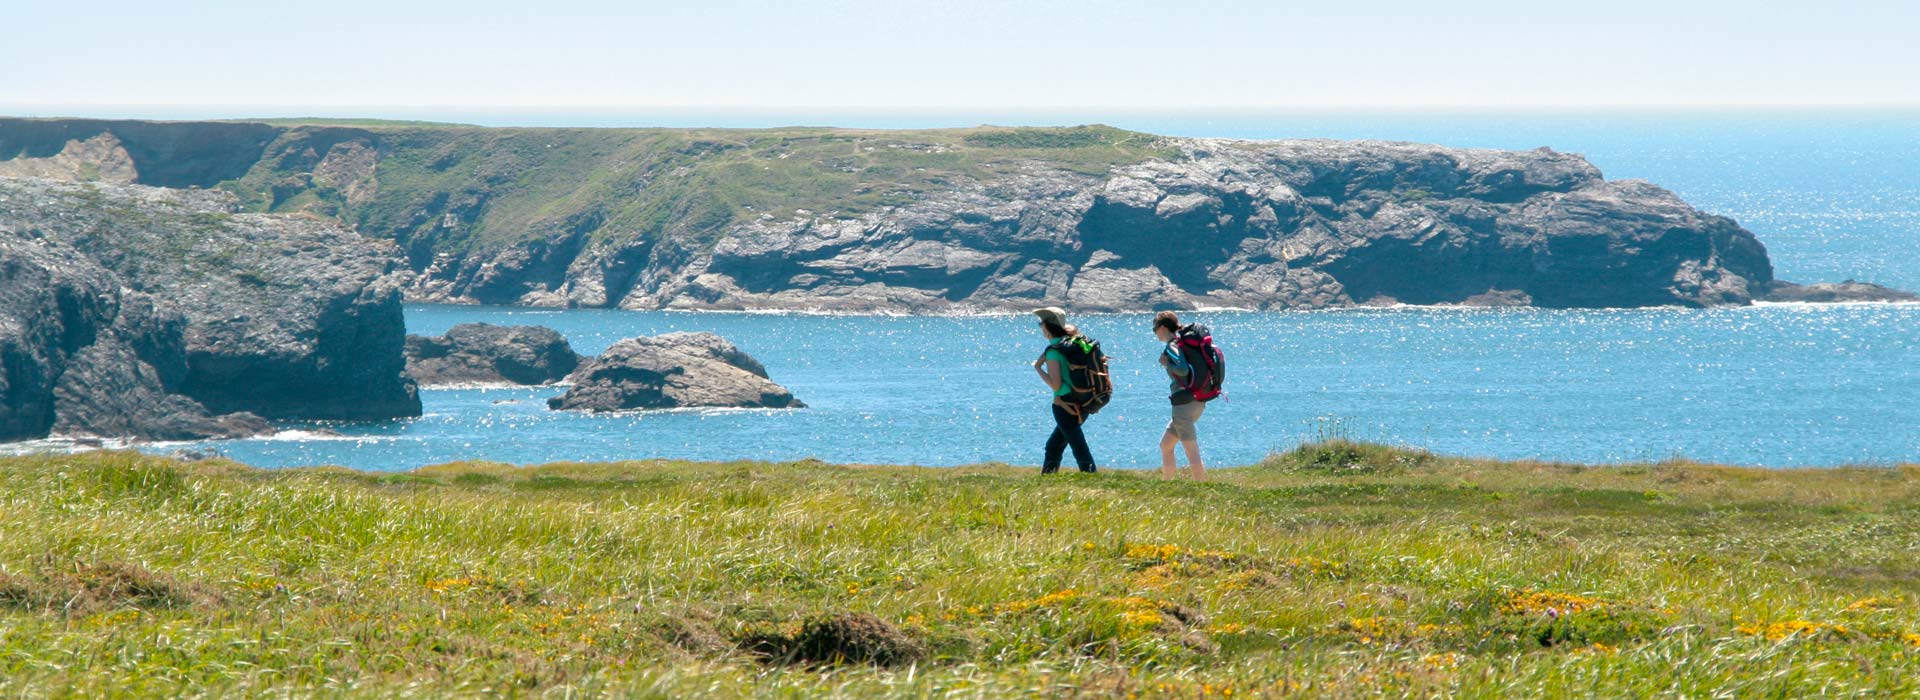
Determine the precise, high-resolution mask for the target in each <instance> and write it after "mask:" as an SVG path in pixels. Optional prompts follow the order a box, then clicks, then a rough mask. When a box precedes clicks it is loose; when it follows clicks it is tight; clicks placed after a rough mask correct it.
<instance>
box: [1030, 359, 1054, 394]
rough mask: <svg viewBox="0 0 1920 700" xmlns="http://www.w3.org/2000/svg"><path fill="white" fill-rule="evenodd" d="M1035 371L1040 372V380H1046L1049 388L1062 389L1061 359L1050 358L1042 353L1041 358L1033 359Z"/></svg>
mask: <svg viewBox="0 0 1920 700" xmlns="http://www.w3.org/2000/svg"><path fill="white" fill-rule="evenodd" d="M1033 371H1035V372H1038V373H1039V374H1040V381H1043V382H1046V383H1047V388H1048V389H1052V390H1054V391H1059V390H1060V361H1059V360H1052V359H1048V358H1047V356H1046V355H1041V356H1040V359H1038V360H1034V361H1033Z"/></svg>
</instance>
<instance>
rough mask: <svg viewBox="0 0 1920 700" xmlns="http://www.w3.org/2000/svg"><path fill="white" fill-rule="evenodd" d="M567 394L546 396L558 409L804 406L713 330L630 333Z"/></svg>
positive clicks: (577, 375) (579, 377)
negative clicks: (647, 334) (647, 335)
mask: <svg viewBox="0 0 1920 700" xmlns="http://www.w3.org/2000/svg"><path fill="white" fill-rule="evenodd" d="M573 379H574V385H573V387H572V388H570V389H568V390H567V393H565V394H562V395H560V396H557V397H554V398H552V399H549V400H548V401H547V407H548V408H553V409H557V410H584V411H596V412H597V411H623V410H632V409H643V408H679V407H691V406H712V407H730V408H803V407H805V406H806V404H804V403H801V402H800V401H799V400H798V399H795V398H793V393H792V392H790V391H787V390H786V388H785V387H782V386H780V385H778V384H775V383H773V381H772V380H771V379H769V378H768V377H767V370H766V368H765V367H763V366H761V365H760V363H759V362H758V361H756V360H754V359H753V358H752V357H751V356H748V355H747V354H746V353H744V352H741V351H740V350H739V349H738V348H735V347H734V346H733V344H732V343H729V342H727V341H726V339H724V338H721V337H720V336H717V335H714V334H712V333H667V334H665V335H658V336H653V337H650V338H628V339H626V340H622V341H620V342H618V343H614V344H613V347H610V348H607V351H606V352H605V353H602V354H601V355H600V357H598V358H595V359H593V360H592V361H590V362H588V363H587V364H586V365H585V366H582V367H581V368H580V369H579V371H577V372H575V373H574V378H573Z"/></svg>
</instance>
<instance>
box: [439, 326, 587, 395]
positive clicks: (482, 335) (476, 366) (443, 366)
mask: <svg viewBox="0 0 1920 700" xmlns="http://www.w3.org/2000/svg"><path fill="white" fill-rule="evenodd" d="M579 366H580V356H579V355H578V354H576V353H575V352H574V351H573V346H571V345H569V344H567V339H566V337H565V336H562V335H560V333H559V332H558V331H555V330H553V329H551V328H546V327H544V326H496V325H493V324H490V323H462V324H460V325H457V326H454V327H452V328H449V329H447V334H446V335H438V336H423V335H409V336H407V370H408V371H409V372H410V373H412V374H413V377H414V379H416V380H418V381H419V382H420V384H421V385H423V386H444V385H448V384H468V383H480V384H495V383H498V384H525V385H540V384H552V383H554V382H557V381H560V380H562V379H566V378H567V375H569V374H572V373H573V371H574V370H575V369H577V368H578V367H579Z"/></svg>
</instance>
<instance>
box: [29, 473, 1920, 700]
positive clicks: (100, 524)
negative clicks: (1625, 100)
mask: <svg viewBox="0 0 1920 700" xmlns="http://www.w3.org/2000/svg"><path fill="white" fill-rule="evenodd" d="M1216 474H1217V480H1216V481H1215V482H1213V483H1207V484H1194V483H1187V482H1181V483H1162V482H1159V481H1157V480H1154V479H1152V478H1150V477H1148V476H1146V475H1140V474H1128V473H1107V474H1099V475H1092V476H1081V475H1068V476H1062V477H1054V478H1046V479H1042V478H1038V477H1036V476H1035V475H1034V474H1033V472H1032V471H1031V470H1025V469H1012V468H1007V467H999V466H983V467H975V468H960V469H922V468H904V467H854V466H836V465H828V464H823V463H818V462H799V463H763V462H734V463H726V464H688V463H679V462H663V461H648V462H631V463H619V464H549V465H543V466H536V467H526V468H515V467H510V466H505V465H499V464H488V463H463V464H448V465H439V466H433V467H426V468H423V469H420V470H417V471H414V472H410V473H404V474H384V475H383V474H367V473H358V472H351V471H347V470H342V469H303V470H288V471H271V472H270V471H261V470H256V469H251V468H248V467H245V466H242V465H238V464H232V463H225V462H218V461H214V462H199V463H180V462H176V461H173V460H169V459H162V458H156V457H147V456H141V455H138V454H133V453H93V454H86V455H76V456H35V457H14V458H7V459H5V460H0V695H6V696H10V697H11V696H40V695H47V696H85V697H106V696H114V695H118V696H151V695H162V694H164V695H180V696H194V695H222V694H238V693H248V694H265V693H268V692H279V691H294V692H300V693H311V694H318V695H327V696H343V697H347V696H394V695H432V696H492V697H497V696H537V697H595V696H615V695H618V696H628V697H666V696H709V697H729V696H780V697H798V696H813V695H820V696H826V695H832V696H836V697H1005V696H1029V697H1102V698H1104V697H1120V698H1128V697H1178V698H1217V697H1340V698H1349V697H1423V696H1435V695H1451V696H1459V697H1516V698H1519V697H1526V698H1533V697H1650V696H1663V697H1664V696H1670V697H1701V696H1708V695H1720V696H1729V697H1811V696H1816V695H1818V696H1823V697H1895V696H1902V697H1912V696H1914V695H1915V694H1917V693H1920V678H1917V677H1916V676H1915V675H1914V674H1913V673H1912V669H1914V668H1915V666H1916V664H1920V557H1916V553H1920V539H1916V537H1917V536H1916V533H1920V467H1916V466H1912V465H1909V466H1905V467H1890V468H1869V469H1825V470H1782V471H1760V470H1750V469H1735V468H1725V467H1715V466H1706V465H1696V464H1684V463H1663V464H1648V465H1629V466H1613V467H1581V466H1572V465H1560V464H1540V463H1509V462H1490V461H1480V460H1466V459H1451V458H1442V457H1436V456H1432V455H1428V454H1425V453H1420V452H1414V451H1406V450H1397V449H1389V448H1383V447H1378V446H1370V445H1359V444H1352V443H1344V442H1329V443H1322V444H1314V445H1308V446H1305V447H1302V448H1299V449H1297V450H1294V451H1292V452H1288V453H1285V454H1282V455H1277V456H1275V457H1273V458H1271V459H1269V460H1268V461H1266V462H1264V463H1261V464H1258V465H1254V466H1249V467H1244V468H1238V469H1227V470H1220V471H1218V472H1216Z"/></svg>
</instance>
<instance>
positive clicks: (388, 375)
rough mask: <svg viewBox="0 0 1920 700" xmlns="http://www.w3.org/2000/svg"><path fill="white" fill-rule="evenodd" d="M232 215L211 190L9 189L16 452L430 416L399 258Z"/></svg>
mask: <svg viewBox="0 0 1920 700" xmlns="http://www.w3.org/2000/svg"><path fill="white" fill-rule="evenodd" d="M234 208H235V203H234V199H233V197H232V195H229V194H226V193H223V192H217V191H191V190H175V189H162V188H153V187H141V186H131V185H118V186H115V185H101V184H73V183H66V182H55V181H50V180H41V179H32V178H4V177H0V240H4V241H5V242H6V243H7V246H8V247H7V255H8V261H7V268H6V274H7V275H8V281H7V282H6V284H7V285H8V287H9V291H8V292H7V296H6V298H5V299H4V300H3V303H4V304H5V309H4V311H5V312H6V313H8V314H11V315H12V318H13V319H14V321H13V323H10V324H9V326H8V328H9V330H10V332H11V331H13V330H15V329H17V330H18V331H19V332H18V333H14V334H13V335H14V337H13V338H10V339H9V342H10V346H9V350H8V352H18V353H20V355H19V356H20V357H22V358H25V359H23V360H21V361H19V362H8V363H7V364H6V374H5V381H6V386H7V388H6V395H7V397H8V399H7V403H8V404H9V405H10V406H16V407H19V409H18V411H16V414H15V418H14V419H8V420H7V421H4V422H6V423H7V424H8V429H7V430H6V431H5V437H6V438H8V439H13V438H21V437H38V436H40V435H44V434H46V431H48V430H52V431H55V432H59V433H79V434H92V435H99V436H103V437H132V438H146V439H181V438H190V437H205V436H230V435H235V434H243V433H247V432H257V431H259V430H262V429H264V428H265V424H264V423H262V422H261V421H260V420H259V419H258V418H254V417H252V416H250V415H241V416H232V417H228V418H218V419H215V418H212V417H211V416H208V415H206V414H207V413H208V412H212V413H220V414H229V413H241V412H245V413H248V414H254V415H258V416H265V417H268V418H306V419H379V418H391V417H396V416H411V415H419V413H420V402H419V397H418V395H417V392H416V391H415V388H414V383H413V380H412V379H411V378H410V377H409V376H407V374H406V372H405V360H404V358H403V357H402V355H401V345H402V338H403V336H404V333H405V331H404V328H405V327H404V322H403V319H402V318H401V309H400V298H401V295H400V288H399V284H398V282H397V279H396V278H395V276H394V275H393V274H392V273H394V272H396V271H397V260H396V257H395V256H394V254H393V251H392V248H391V246H390V245H388V244H385V243H381V242H378V241H369V240H366V239H363V238H361V237H359V236H357V235H355V234H353V233H352V232H351V231H347V230H344V229H342V228H340V227H339V226H338V225H336V224H333V223H330V222H328V221H325V220H322V219H316V218H311V217H301V216H283V215H264V214H239V213H234ZM49 404H51V405H54V410H53V411H52V412H51V413H49V412H48V411H47V410H46V409H45V408H44V406H45V405H49ZM208 419H210V420H212V421H213V422H211V423H209V422H207V420H208Z"/></svg>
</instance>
